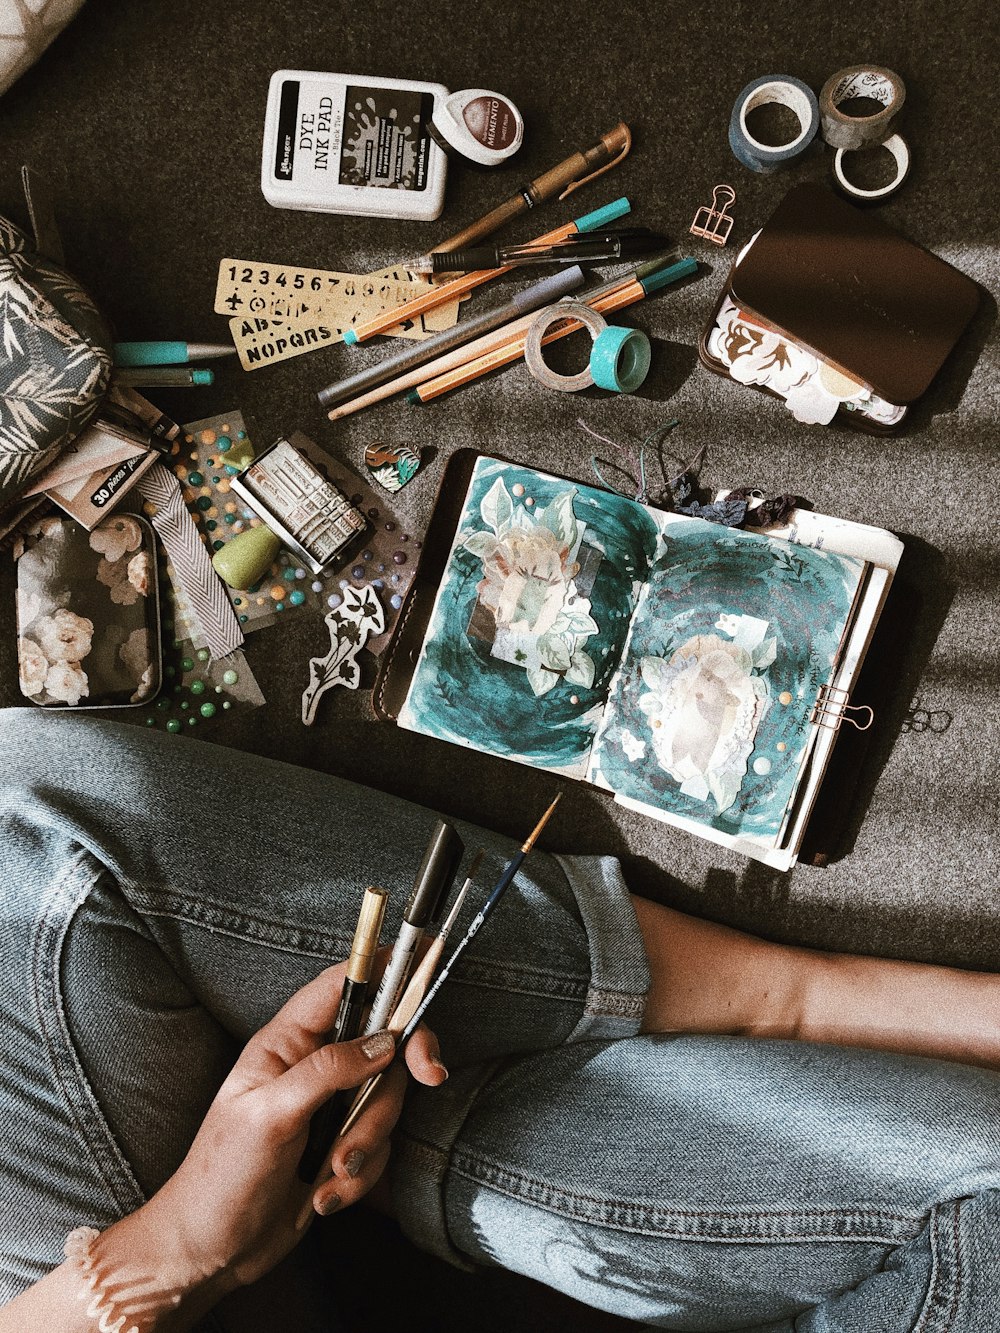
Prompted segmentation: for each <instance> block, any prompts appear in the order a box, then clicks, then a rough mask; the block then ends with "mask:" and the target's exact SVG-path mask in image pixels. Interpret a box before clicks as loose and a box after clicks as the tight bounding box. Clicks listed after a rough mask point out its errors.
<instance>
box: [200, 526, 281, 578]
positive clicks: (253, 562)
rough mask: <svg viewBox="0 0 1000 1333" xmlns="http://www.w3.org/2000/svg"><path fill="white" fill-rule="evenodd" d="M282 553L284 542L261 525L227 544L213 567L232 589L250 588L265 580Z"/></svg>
mask: <svg viewBox="0 0 1000 1333" xmlns="http://www.w3.org/2000/svg"><path fill="white" fill-rule="evenodd" d="M280 550H281V540H280V538H278V537H276V536H275V535H274V533H273V532H272V531H271V529H270V528H268V527H266V526H265V525H264V524H261V525H260V527H258V528H247V530H246V532H241V533H240V534H239V535H238V536H236V537H234V538H233V539H232V541H229V542H226V544H225V546H223V548H222V549H221V551H216V553H215V555H213V556H212V566H213V568H214V569H215V572H216V573H217V574H218V576H219V578H220V579H222V580H223V581H224V582H225V583H228V584H229V586H230V588H249V587H252V585H253V584H255V583H257V582H259V581H260V579H262V578H263V576H264V575H265V574H266V573H267V571H268V570H269V569H270V568H271V566H272V565H273V564H274V561H275V557H276V556H277V554H278V552H279V551H280Z"/></svg>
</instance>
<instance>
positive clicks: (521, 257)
mask: <svg viewBox="0 0 1000 1333" xmlns="http://www.w3.org/2000/svg"><path fill="white" fill-rule="evenodd" d="M668 244H669V242H668V240H667V237H666V236H664V235H663V234H662V233H661V232H656V231H651V230H650V229H649V227H622V228H619V229H618V230H617V231H605V232H592V233H587V234H586V235H575V236H565V237H563V238H562V240H559V241H550V242H548V243H539V242H538V241H527V242H526V243H525V244H523V245H482V246H475V247H474V248H471V249H467V250H451V251H432V252H431V253H430V254H428V255H421V256H420V258H419V259H407V260H404V262H403V264H402V267H403V268H405V269H407V270H408V272H410V273H425V274H426V273H451V272H452V271H461V272H463V273H470V272H473V271H475V270H478V269H493V268H515V267H521V266H522V265H524V264H578V263H579V264H588V263H589V264H601V263H612V262H614V261H616V260H620V259H634V258H636V257H637V256H638V255H648V254H652V252H653V251H654V250H662V249H663V248H664V247H665V246H666V245H668Z"/></svg>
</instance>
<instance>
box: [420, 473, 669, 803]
mask: <svg viewBox="0 0 1000 1333" xmlns="http://www.w3.org/2000/svg"><path fill="white" fill-rule="evenodd" d="M658 540H659V538H658V523H657V520H656V519H655V518H654V516H653V515H652V514H651V512H650V511H649V510H647V509H646V508H645V507H644V506H642V505H640V504H637V503H636V502H635V501H634V500H628V499H626V498H625V497H623V496H620V495H614V494H610V493H608V492H605V491H600V490H597V489H596V488H594V487H591V486H585V485H581V484H579V483H575V482H569V481H566V480H564V479H562V478H558V477H552V476H549V475H547V474H545V473H541V472H537V471H536V470H534V469H532V468H522V467H519V466H517V465H515V464H512V463H505V462H501V461H500V460H498V459H492V458H480V459H479V460H477V463H476V465H475V468H474V471H473V476H472V482H471V485H470V488H469V492H468V495H467V497H466V502H465V505H464V508H463V511H462V517H461V520H460V522H459V526H458V531H457V534H456V537H455V542H454V545H453V547H452V551H451V555H450V556H449V560H448V565H447V568H446V570H445V574H444V578H443V580H442V583H441V587H440V589H439V591H438V595H437V600H436V602H435V606H434V610H433V613H432V615H431V621H430V625H429V627H428V633H427V635H426V637H425V640H424V644H423V647H422V649H421V655H420V659H419V661H418V663H417V667H416V670H415V672H414V676H413V680H412V682H411V685H410V690H409V693H408V695H407V699H406V703H405V704H404V706H403V709H402V710H401V713H400V717H399V723H400V725H401V726H404V727H407V728H409V729H410V730H413V731H420V732H424V733H426V734H427V735H430V736H436V737H438V738H440V739H442V740H449V741H453V742H455V743H457V744H459V745H466V746H469V747H471V748H473V749H476V750H482V751H485V752H486V753H488V754H494V755H499V756H501V757H503V758H506V759H513V760H517V761H519V762H521V763H525V764H531V765H533V766H535V767H538V768H545V769H550V770H552V771H554V772H558V773H563V774H566V775H568V776H573V777H583V776H584V774H585V773H586V770H587V764H588V760H589V757H590V751H591V747H592V745H593V741H594V737H595V735H596V733H597V728H598V725H599V723H600V719H601V716H602V713H603V706H604V703H605V701H606V699H607V693H608V687H609V685H610V682H611V680H612V677H613V676H614V673H615V670H616V668H617V666H618V663H619V660H620V657H621V652H622V648H623V646H624V643H625V640H626V638H627V635H628V626H629V621H630V618H631V615H632V612H633V610H634V609H635V606H636V602H637V599H638V594H639V590H640V587H641V585H642V582H643V581H644V580H645V578H646V576H647V574H648V572H649V569H650V566H651V564H652V561H653V558H654V556H655V554H656V550H657V546H658Z"/></svg>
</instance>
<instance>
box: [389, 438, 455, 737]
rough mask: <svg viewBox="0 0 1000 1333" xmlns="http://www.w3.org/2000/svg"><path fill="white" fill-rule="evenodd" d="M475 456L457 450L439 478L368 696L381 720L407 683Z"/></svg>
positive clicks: (393, 710)
mask: <svg viewBox="0 0 1000 1333" xmlns="http://www.w3.org/2000/svg"><path fill="white" fill-rule="evenodd" d="M478 457H479V454H478V453H477V451H476V450H475V449H458V450H456V451H455V453H454V454H452V456H451V458H449V460H448V463H447V466H446V467H445V470H444V475H443V476H442V478H441V484H440V486H439V487H438V493H437V498H436V500H435V502H434V510H433V513H432V514H431V521H430V525H429V527H428V529H427V532H426V534H425V536H424V544H423V547H422V549H421V552H420V563H419V565H418V566H417V572H416V574H415V575H414V579H413V583H412V585H411V587H410V591H409V592H408V593H407V596H406V601H405V603H404V604H403V609H402V610H401V612H400V614H399V619H398V620H397V622H396V628H395V630H394V632H393V636H392V639H391V641H390V643H389V646H388V648H387V649H386V650H385V653H384V654H383V656H382V661H381V664H380V666H379V673H378V677H377V679H376V681H375V689H374V692H373V694H372V701H373V704H374V707H375V712H376V714H377V715H378V716H379V717H380V718H382V720H383V721H386V722H395V720H396V718H397V717H398V716H399V711H400V709H401V708H402V706H403V702H404V700H405V699H406V694H407V691H408V690H409V688H410V681H411V679H412V678H413V671H414V668H415V667H416V665H417V658H418V657H419V656H420V646H421V644H422V643H423V641H424V638H425V636H426V634H427V626H428V623H429V621H430V617H431V612H432V611H433V609H434V599H435V597H436V596H437V590H438V587H439V585H440V583H441V578H442V575H443V574H444V570H445V566H446V565H447V563H448V556H449V554H450V552H451V544H452V542H453V541H454V538H455V530H456V528H457V527H458V521H459V519H460V517H461V514H462V506H463V504H464V503H465V495H466V491H467V490H468V489H469V482H470V480H471V478H472V469H473V467H474V466H475V462H476V459H477V458H478Z"/></svg>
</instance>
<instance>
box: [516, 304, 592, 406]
mask: <svg viewBox="0 0 1000 1333" xmlns="http://www.w3.org/2000/svg"><path fill="white" fill-rule="evenodd" d="M567 319H575V320H577V321H578V322H579V323H580V324H582V325H583V327H584V328H585V329H586V330H587V331H588V332H589V334H590V338H591V341H592V342H595V341H596V340H597V335H598V334H599V333H602V332H603V331H604V330H605V329H606V328H607V327H608V321H607V320H606V319H605V318H604V316H603V315H601V314H599V313H598V311H596V310H592V309H591V308H590V306H589V305H584V304H583V302H582V301H560V302H559V303H558V304H557V305H550V306H549V307H548V309H547V310H543V311H541V313H540V314H538V315H537V316H536V317H535V321H534V323H533V324H532V326H531V328H530V329H529V330H528V336H527V338H526V339H525V343H524V359H525V361H526V362H527V365H528V369H529V370H530V371H531V373H532V375H534V377H535V379H536V380H537V381H538V382H539V384H544V385H545V387H546V388H547V389H559V390H560V391H561V392H563V393H576V392H577V391H578V390H579V389H589V388H590V386H591V385H592V384H593V382H594V376H593V372H592V371H591V369H590V361H589V359H588V361H587V365H586V366H585V367H584V369H583V370H581V371H580V373H579V374H578V375H558V374H557V373H556V372H555V371H554V370H552V369H550V368H549V367H548V366H547V365H546V364H545V358H544V357H543V356H542V340H543V339H544V337H545V335H546V334H547V333H548V332H549V330H550V329H551V328H552V326H553V325H554V324H561V323H563V321H564V320H567Z"/></svg>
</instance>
